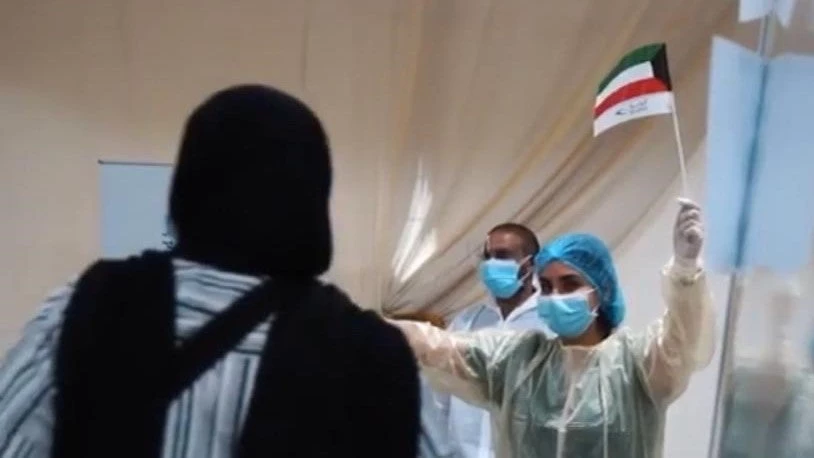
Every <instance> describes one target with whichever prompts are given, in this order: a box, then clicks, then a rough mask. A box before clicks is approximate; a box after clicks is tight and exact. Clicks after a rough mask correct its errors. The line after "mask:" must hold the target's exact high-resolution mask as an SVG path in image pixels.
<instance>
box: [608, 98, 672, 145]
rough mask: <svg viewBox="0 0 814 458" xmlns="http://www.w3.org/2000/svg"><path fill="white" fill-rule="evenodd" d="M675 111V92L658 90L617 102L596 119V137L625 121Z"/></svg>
mask: <svg viewBox="0 0 814 458" xmlns="http://www.w3.org/2000/svg"><path fill="white" fill-rule="evenodd" d="M672 112H673V93H672V92H656V93H653V94H646V95H641V96H639V97H634V98H632V99H628V100H625V101H624V102H620V103H617V104H616V105H614V106H613V107H611V108H609V109H608V110H607V111H605V112H604V113H602V115H600V116H599V117H598V118H596V119H595V120H594V137H596V136H598V135H599V134H601V133H602V132H604V131H606V130H608V129H610V128H611V127H614V126H616V125H619V124H621V123H623V122H627V121H632V120H634V119H639V118H644V117H647V116H653V115H661V114H669V113H672Z"/></svg>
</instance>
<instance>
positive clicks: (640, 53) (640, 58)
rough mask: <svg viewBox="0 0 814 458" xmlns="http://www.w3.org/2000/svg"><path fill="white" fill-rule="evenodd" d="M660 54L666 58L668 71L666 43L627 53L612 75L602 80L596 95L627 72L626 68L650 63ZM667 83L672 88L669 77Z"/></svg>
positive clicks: (643, 47)
mask: <svg viewBox="0 0 814 458" xmlns="http://www.w3.org/2000/svg"><path fill="white" fill-rule="evenodd" d="M659 53H661V54H662V56H663V57H664V63H665V65H664V69H666V62H667V59H666V57H667V53H666V50H665V45H664V43H653V44H649V45H645V46H642V47H640V48H636V49H634V50H633V51H631V52H629V53H627V54H626V55H625V57H623V58H622V60H621V61H619V63H618V64H616V67H614V68H613V70H612V71H611V72H610V73H608V75H607V76H606V77H605V78H603V79H602V82H601V83H599V89H598V90H597V91H596V93H597V94H599V93H600V92H602V90H603V89H605V87H606V86H607V85H608V84H609V83H610V82H611V81H613V79H614V78H616V76H617V75H618V74H619V73H622V72H623V71H625V69H626V68H629V67H632V66H634V65H637V64H641V63H643V62H649V61H651V60H653V59H654V58H656V57H657V56H659ZM659 57H661V56H659ZM654 67H658V66H657V65H654ZM654 70H655V69H654ZM666 83H667V86H668V87H670V83H669V77H668V81H666Z"/></svg>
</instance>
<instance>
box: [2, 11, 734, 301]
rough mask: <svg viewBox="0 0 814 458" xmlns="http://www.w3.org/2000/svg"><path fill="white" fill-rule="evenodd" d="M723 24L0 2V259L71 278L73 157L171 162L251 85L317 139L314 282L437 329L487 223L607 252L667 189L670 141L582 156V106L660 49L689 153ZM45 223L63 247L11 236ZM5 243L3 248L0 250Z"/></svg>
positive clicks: (468, 282) (86, 198)
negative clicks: (324, 249)
mask: <svg viewBox="0 0 814 458" xmlns="http://www.w3.org/2000/svg"><path fill="white" fill-rule="evenodd" d="M736 6H737V5H736V2H732V1H728V0H684V1H681V2H678V1H673V2H666V1H656V0H652V1H645V0H615V1H613V2H599V1H587V0H577V1H568V2H541V1H538V0H503V1H497V0H493V1H489V0H426V1H420V0H342V1H338V0H312V1H291V0H276V1H274V0H255V1H241V2H232V1H226V0H196V1H194V2H193V1H192V0H188V1H183V2H181V1H179V2H165V1H159V0H138V1H135V0H120V1H117V2H107V1H102V0H86V1H83V2H80V3H75V2H74V3H70V2H61V1H57V0H31V1H27V2H2V3H0V66H2V68H3V72H1V73H2V74H0V97H2V98H0V101H2V103H0V106H3V107H4V108H0V110H2V111H0V116H2V117H0V120H2V121H3V122H0V178H2V180H3V182H4V183H7V185H6V186H9V187H13V188H15V189H17V191H15V194H14V196H13V197H10V198H7V199H6V200H4V201H2V202H0V204H2V205H3V208H2V210H3V211H4V212H7V213H9V214H11V215H12V216H14V218H12V219H13V220H14V221H15V222H14V223H11V224H10V225H9V226H8V227H6V229H5V230H4V231H5V232H4V233H3V234H2V235H4V237H0V240H3V241H2V242H0V243H3V244H5V245H3V246H0V248H2V249H3V252H8V253H10V254H11V255H12V256H13V257H15V259H18V260H19V259H22V260H24V262H26V263H27V265H33V266H43V265H47V264H48V263H49V262H51V259H52V258H53V257H54V252H60V250H66V252H68V253H70V256H69V257H68V259H70V260H71V261H70V267H71V268H72V269H75V268H77V267H79V265H81V263H83V262H86V261H87V260H89V259H90V258H91V257H92V256H94V255H95V253H96V252H95V251H94V250H95V249H96V248H95V247H96V242H92V241H90V240H91V239H92V237H95V236H96V235H97V233H96V232H95V229H93V230H91V229H90V228H91V227H95V225H96V224H97V223H96V221H95V218H97V217H98V216H97V213H96V210H95V202H96V197H95V193H96V192H97V191H96V186H95V182H94V181H93V179H92V177H93V172H91V170H93V167H94V166H95V160H96V159H98V158H106V159H128V160H162V161H168V160H172V157H173V155H174V151H175V148H176V143H177V137H178V133H179V131H180V127H181V124H182V122H183V120H184V117H185V116H186V114H187V113H188V112H189V110H190V109H191V108H192V107H193V106H194V105H195V104H196V103H198V102H199V101H200V100H201V99H202V98H203V97H204V96H206V95H207V94H208V93H210V92H212V91H214V90H216V89H219V88H221V87H223V86H225V85H228V84H233V83H240V82H257V81H259V82H263V83H267V84H272V85H275V86H278V87H280V88H283V89H285V90H288V91H291V92H292V93H294V94H296V95H298V96H300V97H302V98H303V99H305V100H306V101H307V102H308V103H310V104H311V105H312V106H313V107H314V108H315V109H316V111H317V112H318V113H319V114H320V115H321V117H322V118H323V120H324V122H325V124H326V126H327V128H328V130H329V132H330V134H331V139H332V145H333V150H334V157H335V158H334V163H335V169H336V175H337V178H336V189H335V194H334V201H333V216H334V224H335V235H336V242H337V243H336V246H337V252H336V261H335V267H334V269H333V270H332V272H331V274H330V276H331V278H332V279H333V280H335V281H336V282H337V283H339V284H340V285H341V286H342V287H344V288H346V289H348V290H349V291H350V293H351V295H352V296H353V297H354V298H355V299H357V301H358V302H359V303H360V304H361V305H363V306H365V307H372V308H379V307H384V308H386V309H388V310H394V309H397V308H401V309H402V310H404V309H405V308H425V307H432V308H434V309H435V310H439V311H441V312H442V313H447V312H449V311H451V310H454V309H456V308H458V307H461V306H464V305H466V304H468V303H469V302H471V301H473V300H475V299H476V298H477V296H478V295H479V294H480V293H481V291H480V289H479V288H478V287H477V286H476V283H475V282H474V280H473V277H472V275H471V273H472V267H473V265H474V262H475V261H474V259H473V253H474V252H475V251H477V249H478V247H479V246H480V243H481V242H482V240H483V238H484V236H485V233H486V231H487V230H488V228H489V227H491V226H493V225H495V224H497V223H499V222H502V221H504V220H515V221H519V222H524V223H527V224H528V225H530V226H531V227H532V228H533V229H535V230H537V231H539V234H540V236H541V237H543V238H547V237H550V236H551V235H553V234H556V233H558V232H561V231H564V230H571V229H584V230H591V231H593V232H596V233H598V234H599V235H601V236H603V237H604V238H606V239H607V240H609V241H610V242H611V243H612V244H616V243H617V242H619V241H620V240H622V239H623V238H624V236H625V235H626V234H627V233H628V232H629V231H630V230H631V229H632V228H633V227H634V226H635V225H636V224H637V221H638V220H639V219H640V218H641V217H642V216H643V215H644V214H645V213H646V212H647V210H648V208H649V207H650V206H651V204H652V203H653V202H654V201H655V199H656V198H657V196H659V195H660V194H661V193H662V191H663V190H664V189H665V188H666V187H667V185H668V184H669V183H670V182H671V180H672V179H673V178H674V177H675V175H676V173H677V170H678V168H677V164H678V163H677V160H676V155H675V145H674V140H673V136H672V127H671V125H670V121H669V118H667V117H661V118H654V119H651V120H647V121H641V122H636V123H630V124H629V125H625V126H621V127H619V128H617V129H615V130H613V131H611V132H609V133H608V134H606V135H604V136H602V137H601V138H599V139H593V138H592V137H591V130H590V126H591V108H592V103H593V98H594V95H595V87H596V85H597V84H598V82H599V81H600V79H601V77H602V76H604V74H605V73H606V72H607V71H609V70H610V68H612V66H613V64H614V63H615V61H616V60H617V59H618V58H619V57H620V56H621V55H622V54H624V53H625V52H626V51H628V50H630V49H631V48H633V47H635V46H638V45H641V44H645V43H648V42H653V41H666V42H667V44H668V50H669V56H670V61H671V66H672V75H673V82H674V85H675V87H676V93H677V97H678V105H679V112H680V114H681V119H682V123H683V126H682V127H683V134H684V141H685V145H686V146H687V150H688V152H689V153H691V152H693V151H695V150H696V147H697V145H698V143H699V139H700V138H701V137H702V136H703V128H704V112H705V100H706V79H707V78H706V73H707V71H706V69H707V59H708V49H709V43H710V38H711V36H712V35H713V34H714V33H718V32H721V31H723V30H729V29H732V28H733V25H734V17H735V9H736ZM49 126H50V128H49ZM40 180H42V183H40ZM46 182H47V183H46ZM65 185H67V186H65ZM47 186H51V188H48V187H47ZM54 186H57V187H59V189H72V190H73V192H69V193H66V192H53V187H54ZM49 190H50V191H49ZM88 202H90V203H88ZM32 209H39V210H37V211H38V212H39V215H40V216H38V217H34V216H32V214H31V212H32V211H33V210H32ZM270 211H273V209H270ZM43 215H45V216H43ZM49 215H50V216H49ZM48 217H50V218H52V219H51V220H50V221H52V222H53V221H55V220H57V221H62V222H63V224H65V225H66V226H65V227H67V229H65V233H63V234H61V235H59V236H55V235H51V234H50V233H49V232H48V231H46V230H44V229H43V230H35V231H33V232H32V231H31V229H30V227H29V225H35V223H36V221H37V220H38V218H48ZM51 231H53V227H51ZM24 233H25V234H30V235H31V236H32V239H31V241H30V243H29V245H28V246H27V247H26V248H25V249H23V248H21V247H19V246H18V245H17V244H15V243H14V242H11V241H7V240H14V237H15V236H19V235H21V234H24ZM54 237H58V238H54ZM75 247H80V248H75ZM18 262H20V261H18ZM394 266H395V267H397V268H395V267H394ZM48 280H49V281H51V280H53V279H52V278H49V279H48ZM22 281H28V282H29V283H23V284H24V285H26V286H25V288H28V289H26V290H25V291H20V292H19V294H17V295H16V296H14V295H12V296H11V297H12V298H14V299H20V298H25V299H26V300H27V299H29V298H30V297H31V295H32V294H34V293H33V292H32V291H34V290H35V289H38V291H36V293H37V295H41V294H42V290H41V289H40V288H42V285H41V284H40V283H37V282H33V283H31V281H30V280H22ZM43 282H44V280H43ZM9 283H11V281H9ZM18 287H19V286H12V285H11V284H9V288H18ZM15 291H16V290H15Z"/></svg>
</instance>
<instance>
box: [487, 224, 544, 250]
mask: <svg viewBox="0 0 814 458" xmlns="http://www.w3.org/2000/svg"><path fill="white" fill-rule="evenodd" d="M495 232H509V233H512V234H514V235H516V236H518V237H520V239H521V240H523V251H524V253H525V254H526V255H528V256H534V255H536V254H537V253H538V252H539V251H540V242H538V241H537V235H536V234H535V233H534V231H532V230H531V229H529V228H528V227H526V226H524V225H522V224H518V223H501V224H498V225H497V226H495V227H493V228H492V229H491V230H489V232H488V233H487V235H492V234H494V233H495ZM483 251H484V256H485V255H487V253H486V246H485V245H484V247H483Z"/></svg>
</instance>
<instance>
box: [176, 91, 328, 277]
mask: <svg viewBox="0 0 814 458" xmlns="http://www.w3.org/2000/svg"><path fill="white" fill-rule="evenodd" d="M330 191H331V161H330V154H329V147H328V140H327V137H326V135H325V132H324V130H323V128H322V125H321V124H320V122H319V120H318V119H317V117H316V116H315V115H314V113H313V112H311V110H310V109H309V108H308V107H307V106H305V105H304V104H303V103H302V102H300V101H299V100H297V99H295V98H294V97H291V96H290V95H288V94H285V93H283V92H281V91H278V90H276V89H272V88H268V87H264V86H249V85H247V86H237V87H233V88H230V89H226V90H224V91H221V92H218V93H216V94H215V95H213V96H212V97H211V98H209V99H208V100H207V101H205V102H204V103H203V104H202V105H200V106H199V107H198V108H197V109H196V110H195V111H194V112H193V113H192V115H191V116H190V117H189V120H188V121H187V124H186V128H185V131H184V135H183V139H182V143H181V149H180V153H179V155H178V162H177V166H176V169H175V176H174V178H173V182H172V189H171V194H170V202H169V207H170V219H171V220H172V223H173V225H174V227H175V230H176V235H177V239H178V245H177V248H176V251H177V253H178V254H179V255H180V256H182V257H184V258H188V259H191V260H195V261H199V262H202V263H206V264H210V265H214V266H218V267H221V268H224V269H227V270H231V271H236V272H243V273H248V274H266V275H293V276H317V275H319V274H322V273H324V272H325V271H326V270H327V269H328V267H329V266H330V263H331V256H332V245H331V226H330V220H329V197H330Z"/></svg>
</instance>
